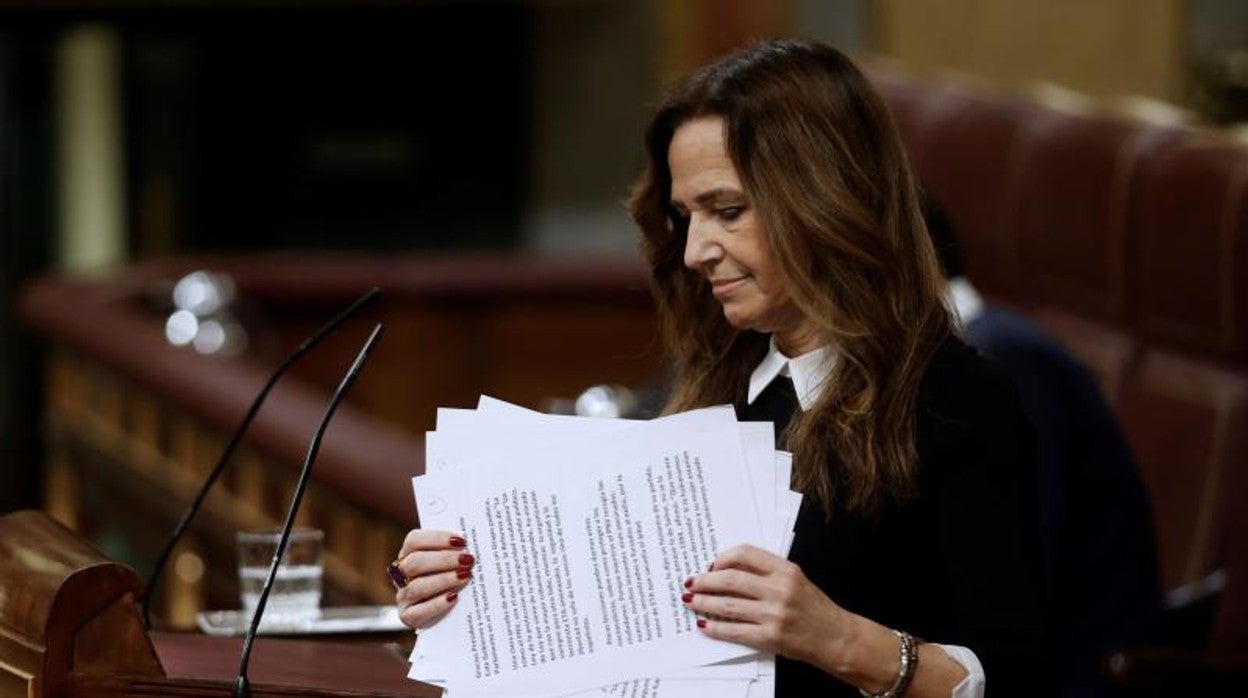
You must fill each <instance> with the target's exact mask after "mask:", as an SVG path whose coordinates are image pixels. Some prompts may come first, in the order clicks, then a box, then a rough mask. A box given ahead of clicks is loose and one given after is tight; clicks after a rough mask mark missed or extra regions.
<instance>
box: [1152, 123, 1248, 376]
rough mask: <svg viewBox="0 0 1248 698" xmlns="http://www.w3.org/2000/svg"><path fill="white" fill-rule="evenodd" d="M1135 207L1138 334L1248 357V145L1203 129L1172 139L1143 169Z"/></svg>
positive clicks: (1222, 354)
mask: <svg viewBox="0 0 1248 698" xmlns="http://www.w3.org/2000/svg"><path fill="white" fill-rule="evenodd" d="M1131 213H1132V221H1131V222H1132V231H1131V245H1132V251H1131V270H1130V274H1131V277H1132V279H1131V281H1132V287H1133V289H1134V293H1133V294H1132V300H1133V302H1134V303H1135V305H1136V307H1135V322H1136V325H1137V327H1138V330H1139V332H1140V334H1142V335H1144V336H1146V337H1149V338H1150V339H1152V340H1154V341H1156V342H1164V343H1165V344H1167V345H1171V346H1177V347H1184V348H1189V349H1193V350H1196V351H1201V352H1208V353H1211V354H1214V355H1216V356H1218V357H1221V358H1227V359H1240V360H1243V359H1244V358H1248V148H1245V147H1243V146H1240V145H1235V144H1232V143H1228V142H1226V141H1223V140H1214V139H1210V138H1202V137H1193V138H1188V139H1184V140H1182V141H1181V142H1175V143H1171V144H1169V145H1168V146H1167V147H1165V148H1162V149H1161V150H1160V151H1159V152H1158V153H1156V154H1155V155H1154V156H1153V157H1151V158H1150V159H1149V161H1148V162H1147V163H1146V164H1145V166H1144V167H1143V168H1142V169H1141V173H1140V186H1139V190H1138V195H1137V196H1135V197H1134V198H1133V207H1132V212H1131Z"/></svg>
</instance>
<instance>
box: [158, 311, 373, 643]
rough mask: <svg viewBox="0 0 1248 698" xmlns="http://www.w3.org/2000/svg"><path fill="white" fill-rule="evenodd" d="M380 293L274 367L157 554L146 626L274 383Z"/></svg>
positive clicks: (342, 314) (340, 315)
mask: <svg viewBox="0 0 1248 698" xmlns="http://www.w3.org/2000/svg"><path fill="white" fill-rule="evenodd" d="M380 295H381V289H379V288H373V289H372V290H370V291H369V292H368V293H365V294H364V295H363V296H360V297H359V299H357V300H356V301H355V302H354V303H352V304H351V305H349V306H347V308H346V309H345V310H343V311H342V312H340V313H338V314H337V315H335V316H334V317H333V318H332V319H331V320H330V321H329V322H327V323H325V326H324V327H322V328H321V329H319V330H317V331H316V333H315V334H313V335H312V336H311V337H308V338H307V339H306V340H304V342H303V344H300V345H299V346H298V347H297V348H296V349H295V350H294V351H293V352H291V353H290V356H287V357H286V359H285V360H283V361H282V363H281V364H280V365H278V367H277V369H276V370H275V371H273V375H272V376H270V377H269V380H268V382H267V383H265V384H264V387H263V388H261V389H260V392H259V393H258V394H257V395H256V397H255V399H254V400H252V402H251V407H249V408H248V409H247V414H246V415H245V416H244V417H243V421H242V422H240V423H239V425H238V427H236V428H235V429H234V433H233V435H231V436H230V440H229V443H227V444H226V446H225V450H224V451H223V452H222V453H221V458H220V459H219V460H217V464H216V466H214V467H213V469H212V472H211V473H209V474H208V479H206V480H204V484H203V486H202V487H200V488H199V493H198V494H196V495H195V501H193V502H191V506H190V507H189V508H188V509H187V510H186V513H185V514H183V515H182V519H181V520H180V521H178V525H177V526H174V528H173V533H172V534H171V535H170V536H169V540H168V541H167V542H166V543H165V547H164V549H162V550H161V551H160V555H159V556H157V558H156V564H155V565H154V566H153V567H152V574H151V576H149V577H148V578H147V591H146V593H145V594H144V595H143V601H142V603H141V604H140V608H141V610H142V614H143V627H144V628H146V629H148V630H151V628H152V619H151V605H152V596H154V595H155V593H156V584H157V582H159V581H160V576H161V574H163V573H164V571H165V567H166V566H167V565H168V564H169V556H170V555H172V554H173V549H174V547H175V546H176V545H177V544H178V541H179V540H181V539H182V535H183V534H184V533H186V529H187V528H188V527H190V525H191V521H192V520H194V518H195V514H197V513H199V508H200V507H201V506H202V505H203V503H204V498H205V497H207V496H208V491H209V490H211V489H212V486H213V485H214V484H216V482H217V478H219V477H221V473H222V471H224V470H225V466H226V464H227V463H229V461H230V456H232V455H234V450H235V449H236V448H237V447H238V444H239V442H240V441H241V440H242V438H243V433H244V432H246V431H247V427H248V426H249V425H251V421H252V420H253V419H255V417H256V413H257V412H259V411H260V406H261V405H263V404H264V401H265V399H266V398H267V397H268V396H269V392H270V391H272V390H273V386H274V385H276V384H277V381H278V379H279V378H281V377H282V375H283V374H284V373H286V371H287V369H289V368H290V367H291V366H292V365H294V363H295V362H296V361H298V360H299V359H300V358H301V357H302V356H303V355H304V354H306V353H308V352H309V351H311V350H312V349H313V348H314V347H315V346H316V345H318V344H320V343H321V340H323V339H325V338H326V337H328V336H329V335H330V334H332V333H333V332H334V330H336V329H338V328H339V327H340V326H341V325H342V323H343V322H346V320H347V319H348V318H350V317H351V316H352V315H355V314H356V313H358V312H359V311H360V309H361V308H363V307H364V306H365V305H367V304H369V303H371V302H372V301H373V300H374V299H375V298H377V296H380Z"/></svg>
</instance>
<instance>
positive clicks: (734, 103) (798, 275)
mask: <svg viewBox="0 0 1248 698" xmlns="http://www.w3.org/2000/svg"><path fill="white" fill-rule="evenodd" d="M646 149H647V156H648V166H647V169H646V172H645V173H644V174H643V176H642V177H641V179H640V181H639V182H638V184H637V187H636V189H635V192H634V195H633V199H632V201H631V208H632V213H633V216H634V219H635V220H636V221H637V223H638V225H639V226H640V227H641V230H642V235H643V245H642V246H643V250H644V252H645V254H646V256H647V258H648V260H649V262H650V265H651V269H652V272H653V281H654V286H655V292H656V297H657V300H658V307H659V315H660V319H661V322H662V325H663V327H664V329H665V336H666V341H667V345H668V347H669V349H670V350H671V351H672V352H673V354H674V355H675V358H676V359H677V360H678V363H679V366H680V373H679V377H678V379H677V382H676V386H675V389H674V394H673V397H672V399H671V401H670V402H669V405H668V410H669V411H680V410H685V409H690V408H694V407H701V406H706V405H714V404H722V403H729V402H730V403H733V404H735V405H736V406H737V408H738V411H739V413H740V414H741V416H742V417H743V418H746V419H768V420H772V421H776V422H777V427H778V428H780V429H781V431H780V434H781V435H780V441H781V444H780V445H781V446H783V447H785V448H788V449H789V450H791V451H792V452H793V453H794V463H795V466H794V482H793V485H794V487H795V488H796V489H799V490H801V491H802V492H804V493H805V495H806V497H805V502H804V504H803V509H802V512H801V514H800V516H799V519H798V524H797V530H796V537H795V540H794V544H793V548H792V552H791V555H790V559H789V560H784V559H781V558H778V557H776V556H774V555H771V554H769V553H767V552H765V551H763V550H760V549H757V548H752V547H748V546H746V547H740V548H736V549H733V550H730V551H728V552H726V553H724V554H723V555H721V556H720V557H719V558H718V559H716V560H715V561H714V563H713V565H712V566H711V569H710V571H708V572H706V573H704V574H700V575H697V576H695V577H694V578H692V579H690V580H688V581H687V582H686V584H685V585H686V587H687V588H686V590H685V594H684V599H685V602H686V603H687V604H688V605H689V606H690V607H691V608H692V609H693V610H694V611H696V612H698V613H699V614H701V615H702V616H704V617H705V619H704V620H703V621H700V622H699V626H700V627H701V628H702V630H703V632H705V633H706V634H707V635H710V636H712V637H716V638H720V639H724V640H729V641H734V642H739V643H742V644H745V645H749V646H751V647H754V648H757V649H760V650H764V651H769V652H774V653H776V654H777V655H779V657H780V659H779V662H778V665H777V691H776V692H777V695H781V696H790V695H827V696H836V695H846V696H852V695H858V694H859V692H860V691H861V692H862V693H863V694H865V695H885V696H901V695H903V694H904V695H906V696H917V697H923V696H950V695H954V696H958V697H959V698H961V697H962V696H981V695H983V690H984V688H983V687H984V681H985V677H987V678H990V679H991V680H992V682H993V686H994V695H1010V696H1019V695H1037V694H1045V693H1047V691H1044V690H1042V688H1041V687H1042V686H1044V685H1045V684H1046V680H1045V677H1046V676H1047V674H1048V673H1049V672H1048V671H1047V667H1046V666H1045V665H1044V664H1043V661H1042V660H1043V654H1044V653H1043V651H1042V649H1043V646H1044V645H1043V642H1042V640H1043V633H1042V627H1043V622H1042V619H1043V615H1042V610H1041V608H1040V602H1039V599H1040V598H1041V593H1040V583H1039V579H1038V568H1039V563H1038V553H1037V544H1036V536H1035V523H1034V516H1035V515H1034V495H1033V494H1032V488H1033V483H1034V478H1035V473H1034V463H1033V455H1032V451H1031V445H1030V437H1029V432H1028V429H1027V427H1026V424H1025V421H1024V419H1023V417H1022V416H1021V413H1020V411H1019V408H1018V404H1017V399H1016V397H1015V396H1014V394H1013V391H1012V389H1011V388H1010V386H1009V385H1008V383H1007V382H1006V381H1005V380H1004V379H1002V378H1001V377H1000V376H999V375H998V374H997V373H996V372H995V371H993V370H992V368H991V367H990V366H988V365H987V364H986V363H984V362H983V361H982V360H981V359H979V358H978V357H977V356H975V355H974V353H973V352H971V351H970V350H969V349H967V348H966V347H965V345H963V344H962V343H961V342H960V341H959V340H958V339H956V338H955V337H954V336H953V333H952V322H951V319H950V315H949V312H948V311H947V309H946V308H945V306H944V305H943V304H942V302H941V300H940V292H939V285H940V282H939V272H938V267H937V263H936V260H935V257H934V254H933V251H932V248H931V244H930V242H929V241H928V239H927V235H926V232H925V230H924V228H923V223H922V220H921V217H920V213H919V209H918V204H917V201H916V196H915V191H914V185H913V183H912V180H911V176H910V173H909V171H908V169H907V165H906V162H905V157H904V154H903V151H902V147H901V143H900V140H899V138H898V136H897V133H896V131H895V129H894V127H893V126H892V123H891V121H890V119H889V116H888V113H887V111H886V110H885V108H884V106H883V104H882V103H881V101H880V99H879V97H878V96H876V94H875V93H874V92H873V91H872V90H871V88H870V87H869V85H868V84H867V82H866V80H865V79H864V78H863V76H862V75H861V74H860V73H859V72H858V70H857V69H856V68H855V67H854V66H853V65H852V64H851V63H850V62H849V60H848V59H846V58H845V57H844V56H843V55H841V54H840V53H838V52H837V51H835V50H833V49H830V48H828V47H826V46H821V45H817V44H809V43H802V42H793V41H780V42H771V43H766V44H761V45H758V46H756V47H753V48H751V49H748V50H746V51H744V52H742V53H739V54H737V55H734V56H731V57H728V58H726V59H724V60H722V61H720V62H718V63H716V64H714V65H712V66H710V67H708V68H706V69H704V70H702V71H701V72H699V73H698V74H696V75H694V76H693V77H692V78H690V79H689V80H687V81H686V82H685V83H684V84H682V85H680V86H679V87H678V88H677V89H676V90H675V91H674V92H673V93H672V94H671V95H670V96H669V98H668V99H667V101H666V102H665V103H664V104H663V105H662V106H661V107H660V108H659V109H658V111H657V112H656V114H655V116H654V117H653V119H652V121H651V123H650V126H649V128H648V130H647V135H646ZM786 378H790V379H791V380H792V384H791V386H790V384H789V383H788V381H787V380H785V379H786ZM462 543H463V541H462V539H455V540H452V534H449V533H445V532H432V531H424V532H421V531H416V532H413V533H412V535H411V536H409V539H408V542H407V543H406V544H405V545H404V548H403V550H402V551H401V560H402V565H403V569H404V573H405V575H406V576H407V577H412V578H414V580H413V581H411V582H410V583H408V584H407V586H406V587H405V588H404V589H402V590H401V591H400V592H399V596H398V602H399V604H400V606H401V607H402V608H403V618H404V620H405V621H406V622H408V623H409V624H411V625H413V626H425V625H428V624H429V623H432V622H435V621H436V620H437V619H438V618H439V617H440V616H441V615H442V614H444V613H445V612H446V611H447V610H448V609H449V608H450V605H451V604H453V603H454V599H455V597H454V594H455V591H456V590H457V589H458V588H459V585H461V584H462V583H464V581H465V580H466V578H467V577H468V576H470V569H469V567H470V564H463V563H464V560H465V558H462V557H461V554H460V553H458V552H457V550H456V549H454V546H455V545H456V544H458V545H460V546H462ZM470 562H471V560H470V559H468V563H470ZM919 637H922V638H926V639H927V640H930V641H931V642H932V643H946V644H941V645H936V644H926V643H921V642H920V641H918V640H917V639H916V638H919ZM855 689H857V690H855Z"/></svg>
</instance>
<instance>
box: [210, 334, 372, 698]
mask: <svg viewBox="0 0 1248 698" xmlns="http://www.w3.org/2000/svg"><path fill="white" fill-rule="evenodd" d="M384 329H385V328H384V327H382V325H380V324H378V325H376V326H374V327H373V332H372V334H370V335H369V336H368V341H366V342H365V343H364V348H363V349H360V353H359V354H357V355H356V357H355V363H353V364H351V368H350V369H349V370H348V371H347V375H346V376H344V377H343V379H342V382H341V383H339V384H338V388H337V389H336V390H334V396H333V397H332V398H330V400H329V407H327V408H326V409H325V416H324V417H321V423H320V425H318V426H317V428H316V434H315V435H313V436H312V443H311V444H310V445H309V446H308V455H307V457H306V458H304V459H303V470H302V471H301V472H300V473H299V483H298V484H297V485H295V494H294V496H293V497H292V498H291V500H290V511H288V512H286V523H284V524H282V538H281V540H279V541H278V543H277V550H276V551H275V552H274V553H273V562H272V563H271V564H270V565H269V577H268V579H266V580H265V581H264V588H263V589H261V590H260V600H259V601H257V602H256V612H255V613H254V614H253V615H252V616H251V627H250V628H248V629H247V636H246V637H244V638H243V655H242V658H241V659H240V660H239V663H238V680H237V681H235V683H234V697H235V698H250V696H251V684H250V682H248V681H247V665H248V663H249V662H250V661H251V646H252V643H254V642H255V640H256V630H258V629H259V628H260V617H261V616H262V615H264V605H265V604H266V603H268V600H269V592H270V591H272V590H273V582H274V580H276V579H277V568H278V567H279V566H280V565H281V562H282V553H284V552H286V541H287V540H288V539H289V538H290V529H291V528H293V527H294V525H295V514H296V513H298V512H299V503H300V502H302V501H303V491H304V490H305V489H307V487H308V478H309V477H311V475H312V464H313V463H314V462H316V452H317V451H319V450H320V448H321V437H323V436H324V435H325V428H326V427H328V426H329V420H330V418H331V417H333V416H334V410H337V409H338V404H339V403H340V402H342V399H343V398H345V397H346V396H347V391H348V390H350V389H351V385H352V384H353V383H355V377H356V376H358V375H359V374H360V370H361V369H362V368H364V362H366V361H368V357H369V355H370V354H372V353H373V347H374V346H376V344H377V340H379V339H381V333H382V331H383V330H384Z"/></svg>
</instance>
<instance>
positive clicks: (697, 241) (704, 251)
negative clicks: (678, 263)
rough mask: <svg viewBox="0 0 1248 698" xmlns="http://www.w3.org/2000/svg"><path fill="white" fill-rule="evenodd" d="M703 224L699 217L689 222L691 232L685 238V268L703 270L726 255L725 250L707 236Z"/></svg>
mask: <svg viewBox="0 0 1248 698" xmlns="http://www.w3.org/2000/svg"><path fill="white" fill-rule="evenodd" d="M702 223H703V222H702V221H699V220H698V217H697V216H694V217H692V218H691V219H690V220H689V232H688V234H687V235H686V236H685V266H686V267H688V268H690V269H701V268H702V267H704V266H706V265H707V264H708V263H711V262H714V261H717V260H718V259H719V258H720V257H722V256H723V254H724V250H723V248H722V247H720V246H719V244H717V243H716V242H715V241H714V240H713V239H712V237H711V236H710V235H707V232H706V230H705V228H704V225H702Z"/></svg>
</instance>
